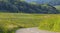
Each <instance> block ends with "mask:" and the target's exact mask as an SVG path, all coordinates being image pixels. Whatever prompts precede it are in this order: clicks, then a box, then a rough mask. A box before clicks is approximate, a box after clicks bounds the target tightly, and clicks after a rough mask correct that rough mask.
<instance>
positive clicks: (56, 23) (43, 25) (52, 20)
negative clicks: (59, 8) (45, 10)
mask: <svg viewBox="0 0 60 33" xmlns="http://www.w3.org/2000/svg"><path fill="white" fill-rule="evenodd" d="M39 29H42V30H49V31H54V32H60V15H50V16H46V17H44V19H43V20H41V22H40V26H39Z"/></svg>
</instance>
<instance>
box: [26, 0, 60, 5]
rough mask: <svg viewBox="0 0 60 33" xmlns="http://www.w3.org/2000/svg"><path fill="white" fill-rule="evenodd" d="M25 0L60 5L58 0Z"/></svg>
mask: <svg viewBox="0 0 60 33" xmlns="http://www.w3.org/2000/svg"><path fill="white" fill-rule="evenodd" d="M26 2H29V3H31V2H35V3H37V4H46V3H48V4H50V5H52V6H56V5H60V0H26Z"/></svg>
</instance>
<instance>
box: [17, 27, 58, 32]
mask: <svg viewBox="0 0 60 33" xmlns="http://www.w3.org/2000/svg"><path fill="white" fill-rule="evenodd" d="M16 33H59V32H50V31H45V30H39V29H38V28H23V29H19V30H17V31H16Z"/></svg>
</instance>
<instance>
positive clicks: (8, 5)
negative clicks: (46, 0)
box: [0, 0, 59, 14]
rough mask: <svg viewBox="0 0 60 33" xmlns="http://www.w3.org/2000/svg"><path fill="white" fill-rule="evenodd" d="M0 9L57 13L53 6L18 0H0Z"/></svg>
mask: <svg viewBox="0 0 60 33" xmlns="http://www.w3.org/2000/svg"><path fill="white" fill-rule="evenodd" d="M0 10H1V12H13V13H15V12H16V13H18V12H23V13H41V14H47V13H49V14H50V13H51V14H56V13H59V11H58V10H56V8H55V7H53V6H51V5H49V4H45V5H38V4H29V3H27V2H25V1H20V0H3V1H0Z"/></svg>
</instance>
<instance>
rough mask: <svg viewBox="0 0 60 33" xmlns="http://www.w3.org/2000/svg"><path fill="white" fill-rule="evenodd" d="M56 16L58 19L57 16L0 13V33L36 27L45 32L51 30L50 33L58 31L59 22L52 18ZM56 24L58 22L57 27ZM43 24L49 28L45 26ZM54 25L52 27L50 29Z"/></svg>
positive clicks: (12, 32) (10, 32)
mask: <svg viewBox="0 0 60 33" xmlns="http://www.w3.org/2000/svg"><path fill="white" fill-rule="evenodd" d="M57 16H58V18H60V15H59V14H58V15H57V14H25V13H0V33H15V31H16V30H17V29H20V28H29V27H38V26H39V28H41V29H45V30H50V29H52V31H60V29H59V28H60V26H59V24H58V23H60V21H57V20H58V18H56V19H54V17H57ZM49 18H50V19H49ZM59 20H60V19H59ZM56 22H58V23H57V25H56ZM45 23H47V24H46V25H47V26H50V27H47V26H45ZM54 23H55V25H54V27H53V28H51V27H52V26H53V24H54ZM42 26H43V27H42ZM58 26H59V27H58ZM57 28H58V29H57ZM54 29H55V30H54Z"/></svg>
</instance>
